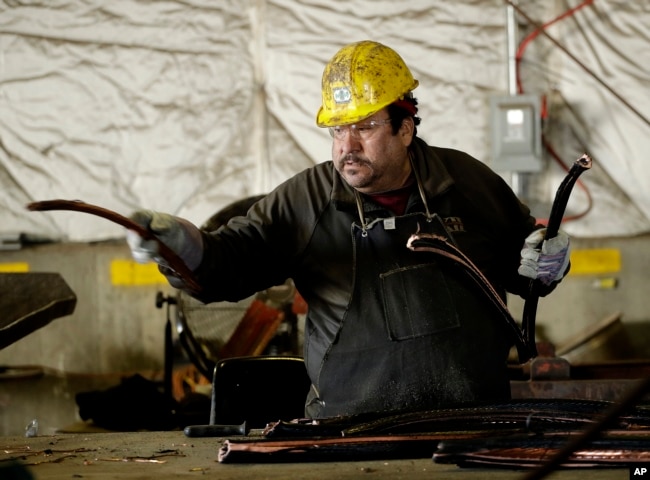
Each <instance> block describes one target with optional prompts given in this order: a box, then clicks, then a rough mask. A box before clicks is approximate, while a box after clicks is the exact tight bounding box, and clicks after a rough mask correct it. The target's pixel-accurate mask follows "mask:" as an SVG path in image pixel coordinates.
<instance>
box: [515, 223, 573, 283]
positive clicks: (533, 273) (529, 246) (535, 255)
mask: <svg viewBox="0 0 650 480" xmlns="http://www.w3.org/2000/svg"><path fill="white" fill-rule="evenodd" d="M544 235H546V229H545V228H541V229H539V230H535V231H534V232H533V233H531V234H530V235H528V237H527V238H526V240H525V242H524V248H523V249H522V251H521V265H520V266H519V270H518V271H519V274H520V275H523V276H524V277H528V278H532V279H537V280H539V281H540V282H542V283H543V284H544V285H551V284H552V283H553V282H557V281H560V280H562V278H563V277H564V274H565V273H566V271H567V267H568V266H569V251H570V247H569V243H570V242H569V236H568V235H567V234H566V233H564V232H563V231H561V230H560V231H558V234H557V235H556V236H555V237H553V238H549V239H548V240H544ZM542 240H544V242H543V243H542V248H541V249H540V248H537V246H538V245H539V244H540V242H542Z"/></svg>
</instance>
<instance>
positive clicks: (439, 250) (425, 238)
mask: <svg viewBox="0 0 650 480" xmlns="http://www.w3.org/2000/svg"><path fill="white" fill-rule="evenodd" d="M406 246H407V247H408V248H409V249H410V250H413V251H414V252H420V251H426V252H431V253H435V254H437V255H441V256H443V257H445V258H447V259H449V260H451V261H453V262H454V263H455V264H457V265H458V266H460V267H462V269H463V271H464V272H465V273H467V274H468V276H469V278H470V279H471V280H472V281H473V282H474V283H475V284H476V285H477V286H478V287H479V288H480V290H481V291H482V292H483V293H484V294H485V297H486V298H487V299H488V300H489V301H490V302H491V303H492V304H493V305H494V307H495V308H496V310H497V311H498V312H499V314H500V315H501V317H503V319H504V320H505V322H506V324H507V325H508V327H509V328H510V331H511V333H512V336H513V338H514V340H515V346H516V347H517V352H518V354H519V361H520V362H521V363H523V362H525V361H526V360H528V359H529V358H531V356H532V350H530V349H529V347H528V346H527V345H526V341H525V338H524V337H523V335H522V332H521V330H520V329H519V326H518V325H517V323H516V322H515V320H514V318H513V317H512V314H511V313H510V310H508V307H507V305H506V304H505V302H504V301H503V300H502V299H501V297H500V296H499V294H498V293H497V292H496V290H494V287H492V284H490V282H489V280H488V279H487V278H486V277H485V276H484V275H483V273H482V272H481V271H480V270H479V269H478V267H476V265H474V263H472V261H471V260H470V259H469V257H467V255H465V254H464V253H463V252H461V251H460V250H459V249H458V248H457V247H455V246H454V245H452V244H451V243H450V242H449V241H447V239H446V238H444V237H443V236H441V235H437V234H433V233H420V232H416V233H414V234H413V235H411V237H410V238H409V239H408V241H407V243H406Z"/></svg>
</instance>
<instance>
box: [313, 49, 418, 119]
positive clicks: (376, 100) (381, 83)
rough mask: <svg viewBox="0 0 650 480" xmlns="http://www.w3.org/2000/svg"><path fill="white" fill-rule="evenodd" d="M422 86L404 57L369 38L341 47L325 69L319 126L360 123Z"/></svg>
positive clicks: (317, 116)
mask: <svg viewBox="0 0 650 480" xmlns="http://www.w3.org/2000/svg"><path fill="white" fill-rule="evenodd" d="M417 86H418V81H417V80H415V79H414V78H413V75H412V74H411V71H410V70H409V69H408V67H407V66H406V64H405V63H404V60H402V57H400V56H399V55H398V54H397V52H395V51H394V50H393V49H392V48H389V47H387V46H385V45H382V44H381V43H377V42H371V41H368V40H365V41H362V42H357V43H351V44H349V45H346V46H345V47H343V48H342V49H341V50H339V51H338V52H337V53H336V55H334V57H332V59H331V60H330V61H329V63H328V64H327V65H326V66H325V71H324V72H323V88H322V94H323V104H322V105H321V107H320V109H319V110H318V114H317V115H316V124H317V125H318V126H319V127H333V126H336V125H347V124H350V123H356V122H358V121H360V120H363V119H364V118H368V117H369V116H371V115H373V114H375V113H377V112H378V111H379V110H381V109H382V108H384V107H386V106H388V105H390V104H391V103H393V102H394V101H396V100H399V99H400V98H403V97H404V96H405V95H406V94H408V93H409V92H410V91H412V90H414V89H415V88H416V87H417Z"/></svg>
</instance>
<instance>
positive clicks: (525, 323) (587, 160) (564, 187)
mask: <svg viewBox="0 0 650 480" xmlns="http://www.w3.org/2000/svg"><path fill="white" fill-rule="evenodd" d="M591 164H592V160H591V157H590V156H589V155H587V154H586V153H585V154H583V155H582V156H581V157H580V158H578V159H577V160H576V161H575V162H574V163H573V165H572V166H571V168H570V169H569V173H568V174H567V175H566V177H564V180H562V183H561V184H560V186H559V187H558V189H557V192H556V193H555V199H554V200H553V205H552V206H551V214H550V215H549V218H548V224H547V226H546V233H545V235H544V240H548V239H551V238H554V237H556V236H557V234H558V231H559V230H560V224H561V223H562V217H563V216H564V211H565V210H566V206H567V203H568V202H569V196H570V195H571V191H572V190H573V186H574V185H575V183H576V181H577V180H578V177H579V176H580V175H581V174H582V173H583V172H585V171H587V170H589V169H590V168H591ZM541 243H543V241H542V242H541ZM541 243H540V245H539V246H540V247H541ZM538 288H539V281H538V280H537V279H533V280H531V281H530V283H529V287H528V295H527V296H526V301H525V302H524V312H523V316H522V328H523V334H524V338H525V341H526V345H527V347H528V349H529V350H530V351H531V352H532V356H533V357H535V356H537V347H536V345H535V317H536V316H537V304H538V301H539V293H538Z"/></svg>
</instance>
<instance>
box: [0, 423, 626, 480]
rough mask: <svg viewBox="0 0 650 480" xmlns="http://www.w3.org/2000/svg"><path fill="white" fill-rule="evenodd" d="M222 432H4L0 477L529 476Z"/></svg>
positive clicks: (414, 479) (594, 473)
mask: <svg viewBox="0 0 650 480" xmlns="http://www.w3.org/2000/svg"><path fill="white" fill-rule="evenodd" d="M222 444H223V439H219V438H189V437H186V436H185V435H184V434H183V432H176V431H174V432H132V433H78V434H61V435H52V436H37V437H32V438H29V437H0V478H2V479H3V480H14V479H16V480H18V479H25V480H27V479H36V480H41V479H44V480H45V479H46V480H63V479H66V480H69V479H74V478H83V479H93V480H95V479H116V480H117V479H119V480H129V479H156V480H165V479H172V478H173V479H184V478H198V477H200V476H202V475H208V476H210V477H211V478H219V479H220V480H229V479H231V480H237V479H246V480H251V479H268V480H276V479H277V480H280V479H282V480H286V479H294V478H295V479H304V480H316V479H318V480H320V479H324V478H331V479H352V478H364V479H391V480H399V479H404V480H418V479H428V480H430V479H433V478H435V479H436V480H461V479H476V480H479V479H480V480H483V479H487V480H490V479H495V480H496V479H499V480H509V479H523V478H524V476H525V472H524V471H519V470H503V469H485V468H481V469H462V468H459V467H457V466H456V465H442V464H436V463H434V462H433V461H432V459H431V458H420V459H415V460H411V459H407V460H371V461H346V462H308V463H306V462H300V461H296V462H293V463H272V464H268V463H247V464H224V463H219V461H218V451H219V449H220V447H221V446H222ZM548 478H551V479H552V480H568V479H589V480H616V479H621V480H622V479H627V478H631V477H629V472H628V469H627V468H623V469H573V470H562V471H558V472H554V473H553V474H551V476H549V477H548Z"/></svg>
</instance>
